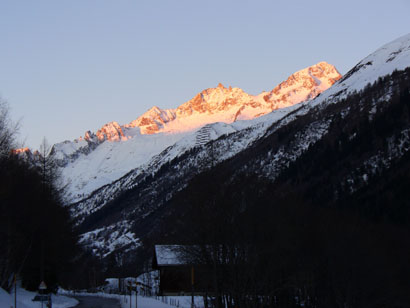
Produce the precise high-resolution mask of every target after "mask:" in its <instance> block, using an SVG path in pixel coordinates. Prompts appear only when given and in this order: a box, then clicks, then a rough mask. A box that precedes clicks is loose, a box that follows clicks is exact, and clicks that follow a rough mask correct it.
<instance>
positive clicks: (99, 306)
mask: <svg viewBox="0 0 410 308" xmlns="http://www.w3.org/2000/svg"><path fill="white" fill-rule="evenodd" d="M75 299H76V300H78V301H79V304H78V305H77V306H75V307H74V308H120V307H121V306H120V303H119V302H118V300H117V299H115V298H104V297H96V296H78V297H75Z"/></svg>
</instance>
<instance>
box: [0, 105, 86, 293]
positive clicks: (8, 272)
mask: <svg viewBox="0 0 410 308" xmlns="http://www.w3.org/2000/svg"><path fill="white" fill-rule="evenodd" d="M15 129H16V127H15V126H14V125H12V123H11V122H10V119H9V116H8V109H7V105H6V104H5V103H2V104H0V144H1V149H0V287H2V288H4V289H6V290H10V289H11V288H12V284H13V279H14V276H15V275H16V276H17V279H18V280H21V281H22V285H23V287H26V288H28V289H31V290H36V289H37V288H38V286H39V284H40V282H41V281H42V280H44V281H45V282H46V284H47V286H48V287H49V288H50V289H51V290H52V289H54V288H55V287H56V286H57V285H60V286H70V285H75V281H74V280H76V281H77V282H78V281H80V282H82V281H88V279H84V276H86V275H87V271H84V268H81V267H80V266H79V264H80V263H79V261H83V264H84V263H85V262H84V258H85V255H84V254H83V253H82V251H81V250H80V247H79V246H78V244H77V241H78V236H77V233H76V232H75V230H74V227H73V223H72V221H71V218H70V216H69V212H68V210H67V209H66V208H64V207H63V206H62V202H61V196H60V192H59V190H58V189H57V187H56V184H55V177H54V176H55V175H56V173H55V172H53V170H51V169H50V168H49V167H50V166H51V165H52V164H51V162H49V161H47V159H48V158H46V157H43V158H42V159H43V160H42V161H41V164H40V165H35V164H32V163H29V162H27V161H26V160H25V159H23V158H21V157H20V156H19V155H15V154H13V153H12V151H11V150H12V149H13V148H15V147H16V142H15V135H16V131H15ZM46 167H47V169H46ZM88 259H89V258H88ZM78 268H80V269H81V270H82V272H79V271H78ZM73 276H74V277H73Z"/></svg>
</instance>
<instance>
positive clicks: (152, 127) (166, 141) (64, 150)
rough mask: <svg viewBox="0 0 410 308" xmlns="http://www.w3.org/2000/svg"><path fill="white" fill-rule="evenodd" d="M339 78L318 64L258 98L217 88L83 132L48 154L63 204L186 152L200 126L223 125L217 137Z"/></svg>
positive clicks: (329, 67) (331, 68)
mask: <svg viewBox="0 0 410 308" xmlns="http://www.w3.org/2000/svg"><path fill="white" fill-rule="evenodd" d="M340 78H341V75H340V74H339V73H338V72H337V70H336V68H335V67H334V66H332V65H330V64H328V63H326V62H320V63H318V64H316V65H313V66H311V67H308V68H305V69H303V70H301V71H299V72H296V73H295V74H293V75H291V76H290V77H289V78H288V79H287V80H286V81H284V82H282V83H281V84H280V85H278V86H277V87H275V88H274V90H272V91H271V92H263V93H261V94H260V95H257V96H254V95H249V94H247V93H245V92H244V91H243V90H242V89H240V88H232V87H228V88H226V87H224V86H223V85H222V84H219V85H218V86H217V87H216V88H209V89H206V90H203V91H202V92H201V93H198V94H197V95H196V96H195V97H194V98H193V99H191V100H189V101H187V102H186V103H184V104H182V105H181V106H179V107H178V108H176V109H167V110H162V109H160V108H158V107H153V108H151V109H150V110H149V111H147V112H146V113H144V114H143V115H141V116H140V117H138V118H137V119H136V120H134V121H132V122H131V123H129V124H126V125H120V124H119V123H117V122H110V123H107V124H105V125H104V126H103V127H101V128H100V129H99V130H98V131H97V132H96V133H93V132H90V131H87V132H86V133H85V136H84V137H81V138H79V139H76V140H74V141H64V142H62V143H57V144H55V145H54V146H53V150H52V155H53V157H54V158H55V159H56V160H57V164H58V165H59V166H60V168H61V170H62V174H63V179H64V185H65V186H66V187H67V188H68V189H67V192H68V193H67V196H66V200H67V203H72V202H77V201H79V200H81V199H83V198H87V197H88V196H90V194H92V193H93V192H94V191H95V190H97V189H98V188H100V187H102V186H104V185H107V184H109V183H111V182H113V181H115V180H117V179H119V178H121V177H122V176H124V175H125V174H127V173H128V172H129V171H131V170H133V169H135V168H141V167H142V166H143V165H144V164H147V163H149V162H150V161H151V160H152V159H153V158H154V157H155V156H156V155H159V154H160V153H161V152H162V151H164V150H165V149H167V148H168V147H170V146H174V145H175V144H176V142H179V141H181V140H183V139H184V138H186V139H185V141H181V142H182V143H185V144H186V145H185V148H186V147H194V146H195V143H196V141H195V140H196V139H195V138H196V137H195V136H196V131H197V130H199V129H200V128H201V127H203V126H204V125H207V124H210V123H218V122H221V123H226V125H219V126H218V125H217V126H215V127H217V128H216V129H212V130H211V131H212V134H211V135H212V136H213V137H212V138H217V137H219V136H221V135H223V134H226V133H230V132H233V131H236V130H238V129H241V128H243V127H245V126H246V125H248V124H246V123H245V122H246V121H245V120H251V119H255V118H258V117H260V116H262V115H264V114H268V113H270V112H272V110H276V109H278V108H283V107H286V106H292V105H295V104H298V103H300V102H302V101H305V100H307V99H311V98H313V97H315V96H316V95H318V94H319V93H321V92H322V91H324V90H325V89H327V88H328V87H329V86H331V85H332V84H333V83H334V82H335V81H336V80H337V79H340ZM249 125H251V123H249Z"/></svg>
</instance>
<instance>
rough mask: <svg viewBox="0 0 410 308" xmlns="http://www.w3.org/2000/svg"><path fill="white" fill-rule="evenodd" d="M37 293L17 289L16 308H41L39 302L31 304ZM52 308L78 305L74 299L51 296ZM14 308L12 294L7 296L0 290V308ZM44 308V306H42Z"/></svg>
mask: <svg viewBox="0 0 410 308" xmlns="http://www.w3.org/2000/svg"><path fill="white" fill-rule="evenodd" d="M36 294H37V293H35V292H30V291H26V290H24V289H22V288H17V308H41V303H40V302H33V301H32V299H33V298H34V296H36ZM51 300H52V304H53V308H69V307H74V306H76V305H77V304H78V301H77V300H76V299H74V298H71V297H67V296H63V295H54V294H53V295H52V297H51ZM11 307H14V293H12V294H9V293H7V292H6V291H5V290H3V289H1V288H0V308H11ZM44 307H45V305H44Z"/></svg>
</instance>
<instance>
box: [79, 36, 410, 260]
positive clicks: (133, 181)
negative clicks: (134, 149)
mask: <svg viewBox="0 0 410 308" xmlns="http://www.w3.org/2000/svg"><path fill="white" fill-rule="evenodd" d="M393 56H394V58H392V57H393ZM409 66H410V35H407V36H404V37H402V38H399V39H398V40H395V41H393V42H392V43H389V44H387V45H385V46H383V47H382V48H380V49H378V50H376V51H375V52H374V53H373V54H371V55H369V56H368V57H366V58H365V59H363V60H362V61H361V62H359V63H358V64H357V65H356V66H355V67H354V68H353V69H352V70H351V71H349V72H348V73H347V74H346V75H345V76H344V77H343V78H342V79H341V80H339V81H338V82H336V83H335V85H333V86H332V87H331V88H330V89H328V90H327V91H325V92H323V93H322V94H321V95H320V96H318V97H316V98H315V99H313V100H312V101H309V102H303V103H301V104H299V105H293V106H290V107H287V108H281V109H277V110H274V111H273V112H270V113H269V114H266V115H264V116H261V117H258V118H255V119H253V120H250V121H237V122H234V123H231V124H224V127H221V126H219V127H218V125H220V124H221V123H218V125H217V124H213V125H211V129H212V130H215V131H217V130H218V129H219V130H222V131H224V130H225V131H226V130H227V129H228V128H229V129H230V132H226V133H222V134H219V135H218V134H214V137H213V138H210V140H209V141H208V142H206V143H203V144H197V145H196V146H194V147H192V146H191V145H190V144H192V143H191V142H194V140H196V139H197V138H196V137H195V135H191V136H190V137H189V138H191V142H185V141H184V139H181V140H180V142H177V143H175V144H174V145H172V146H170V147H168V148H167V149H166V150H165V151H163V152H161V153H160V154H159V155H156V156H155V157H154V158H153V159H152V160H151V161H149V162H147V163H146V164H144V165H141V167H139V168H136V169H134V170H132V171H130V172H129V173H127V174H126V175H124V176H123V177H122V178H120V179H119V180H117V181H115V182H113V183H112V184H109V185H105V186H103V187H101V188H100V189H98V190H96V191H95V192H94V193H93V194H92V195H91V196H90V197H88V198H84V199H83V200H81V201H79V202H77V203H75V204H73V205H72V206H71V210H72V214H73V216H74V217H76V219H77V220H78V221H79V223H80V225H81V227H82V232H83V244H84V245H88V246H89V247H90V248H92V249H94V251H95V253H97V254H100V253H101V254H102V255H107V254H109V253H110V250H109V249H108V248H107V247H112V245H114V246H115V245H117V246H116V247H117V248H116V249H118V248H119V247H123V248H124V249H125V250H124V251H126V250H129V249H134V248H135V247H134V248H132V247H131V246H135V245H134V244H131V243H128V244H126V243H124V241H123V238H121V235H123V234H128V232H131V233H132V234H133V235H134V237H133V241H134V242H135V241H139V240H140V239H144V238H146V236H148V235H149V234H151V233H153V232H156V231H155V230H156V229H158V228H159V226H160V225H161V221H162V219H164V217H166V215H167V212H168V211H172V208H168V207H167V205H169V201H170V200H172V198H173V196H174V195H175V194H177V193H178V192H179V191H183V190H184V189H185V188H186V187H187V185H189V182H190V180H192V179H193V178H194V177H195V176H197V175H198V174H200V173H201V172H203V171H205V170H210V169H213V166H218V167H217V168H218V169H220V168H228V169H229V176H228V178H230V177H239V178H240V177H241V175H244V174H245V175H246V174H253V175H257V176H258V177H261V178H266V179H269V180H270V181H274V180H275V179H277V178H278V176H280V175H281V174H282V173H283V172H285V171H286V170H287V168H289V166H291V165H293V164H294V163H295V162H296V161H297V160H298V159H299V158H300V157H302V155H304V154H305V153H307V152H308V151H309V150H310V149H312V148H313V147H314V145H315V144H318V143H320V142H322V140H323V138H328V137H326V136H327V135H328V134H329V133H330V132H332V131H335V125H336V124H337V123H339V122H340V121H342V122H343V121H347V122H349V120H348V119H351V120H352V122H355V121H356V120H355V119H356V118H357V117H359V116H360V117H363V118H364V119H366V118H369V119H371V118H372V117H373V114H375V112H376V111H377V110H382V107H383V104H388V103H389V101H390V99H391V97H392V94H393V93H396V92H397V91H398V87H399V85H400V84H402V81H400V80H399V81H397V82H396V81H395V79H394V78H396V77H395V71H396V70H403V69H406V68H407V67H409ZM390 75H393V77H392V78H393V79H392V80H393V81H394V82H393V81H389V78H390ZM396 75H397V74H396ZM385 76H387V77H385ZM384 77H385V78H384ZM383 78H384V79H383ZM397 78H399V77H397ZM400 78H401V77H400ZM380 80H381V81H380ZM379 81H380V82H381V85H380V89H382V90H380V93H379V92H377V93H373V94H372V95H373V97H372V98H371V99H370V100H369V99H367V97H365V96H363V98H362V97H360V96H357V95H358V94H357V93H358V92H359V91H364V90H365V89H366V88H368V87H369V84H370V85H371V84H373V83H375V82H379ZM389 82H391V83H390V84H391V87H390V88H389ZM378 87H379V86H378ZM363 95H364V94H363ZM366 95H368V94H366ZM365 98H366V104H365V105H363V106H362V105H360V104H358V105H357V106H355V108H351V107H350V106H349V99H350V100H351V101H352V102H353V101H354V102H355V104H356V102H357V101H360V100H361V99H365ZM333 106H335V107H333ZM344 119H346V120H344ZM244 123H246V124H244ZM336 132H337V134H339V133H340V132H338V131H337V129H336ZM407 132H408V130H406V129H404V130H403V131H401V132H400V133H399V134H398V135H397V136H396V135H394V136H393V135H392V137H391V138H393V139H392V140H396V139H397V140H398V141H397V143H398V145H399V146H400V144H403V143H404V144H407V143H406V142H408V137H409V136H408V133H407ZM354 136H355V134H354V131H352V134H351V135H348V139H347V140H354V138H355V137H354ZM329 138H330V137H329ZM349 138H350V139H349ZM184 142H185V143H184ZM335 142H336V141H335ZM392 144H395V142H392ZM408 149H409V147H407V146H400V149H388V150H387V151H386V153H385V154H383V155H385V157H384V158H383V157H379V158H380V159H379V158H378V156H377V152H375V153H374V154H373V153H372V154H370V153H369V154H368V155H373V156H372V157H369V159H367V160H363V161H362V158H360V159H361V160H360V161H361V162H362V163H363V166H365V165H368V164H371V162H374V161H379V162H380V164H379V168H381V169H383V168H387V167H388V165H389V163H385V165H384V167H383V164H382V163H383V162H384V161H386V159H387V158H386V157H390V158H389V159H398V157H400V155H403V153H405V152H406V151H407V150H408ZM394 153H396V154H394ZM393 154H394V155H393ZM215 170H217V169H215ZM346 170H347V169H346ZM349 172H350V173H351V175H349V174H347V175H344V177H343V180H342V181H344V182H343V185H344V186H343V187H345V188H346V191H354V189H357V187H359V186H356V184H355V183H357V185H360V182H359V181H358V180H357V176H354V177H353V174H355V173H356V172H357V171H355V170H348V171H347V173H349ZM367 176H369V174H367ZM360 177H361V178H362V179H364V178H365V175H364V174H361V175H360ZM339 184H340V183H339ZM349 185H350V186H349ZM95 230H98V232H95ZM107 230H117V231H118V233H117V235H118V236H117V238H115V237H112V236H110V238H109V239H106V238H107V237H108V235H112V232H111V231H107ZM107 232H108V233H107ZM95 242H98V243H100V244H99V245H97V246H98V247H97V246H96V245H95V244H94V243H95ZM110 245H111V246H110ZM101 247H104V248H102V250H101Z"/></svg>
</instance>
